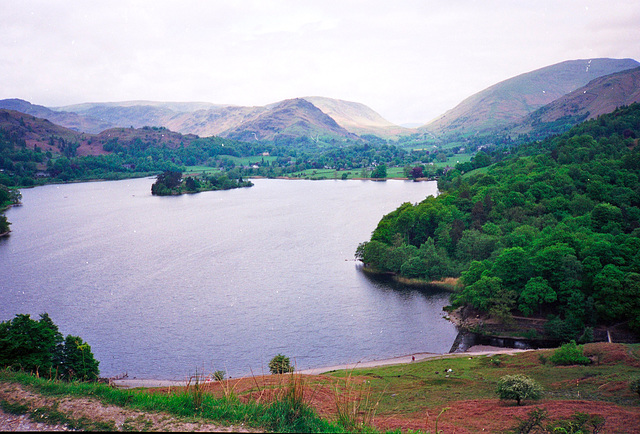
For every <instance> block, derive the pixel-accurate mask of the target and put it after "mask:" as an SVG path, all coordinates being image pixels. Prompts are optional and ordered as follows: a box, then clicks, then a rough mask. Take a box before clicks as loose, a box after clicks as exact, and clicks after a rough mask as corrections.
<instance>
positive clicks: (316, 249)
mask: <svg viewBox="0 0 640 434" xmlns="http://www.w3.org/2000/svg"><path fill="white" fill-rule="evenodd" d="M152 182H153V180H152V179H136V180H125V181H112V182H96V183H82V184H68V185H50V186H44V187H38V188H34V189H25V190H22V194H23V204H24V205H23V206H21V207H15V208H11V209H9V210H8V211H7V213H6V215H7V217H8V219H9V220H10V221H11V222H12V223H13V224H12V226H11V228H12V230H13V232H12V234H11V236H10V237H7V238H5V239H0V264H2V272H1V273H0V320H8V319H11V318H13V317H14V316H15V314H17V313H29V314H31V315H32V316H34V317H36V318H37V315H38V314H40V313H42V312H48V313H49V315H50V316H51V317H52V319H53V320H54V322H55V323H56V324H57V325H58V326H59V328H60V331H61V332H62V333H63V334H65V335H66V334H73V335H79V336H81V337H82V338H83V339H85V340H86V341H87V342H88V343H89V344H90V345H91V346H92V350H93V353H94V354H95V356H96V358H97V359H98V360H100V368H101V374H102V375H104V376H112V375H117V374H120V373H123V372H128V374H129V377H130V378H131V377H137V378H158V379H182V378H184V376H185V375H187V374H189V373H192V372H193V371H194V370H195V368H196V367H197V368H198V369H199V370H200V371H201V370H202V369H204V370H205V371H207V372H212V371H213V370H218V369H220V370H225V371H227V372H228V374H229V375H231V376H238V375H249V374H250V373H251V372H253V373H255V374H261V373H263V372H268V369H267V364H268V362H269V360H270V359H271V358H272V357H273V356H274V355H276V354H277V353H282V354H285V355H287V356H289V357H290V358H291V359H292V361H295V363H296V366H297V367H298V368H299V369H306V368H314V367H321V366H330V365H334V364H339V363H351V362H357V361H365V360H376V359H381V358H387V357H394V356H401V355H405V354H409V353H413V352H425V351H426V352H438V353H443V352H447V351H448V350H449V348H450V347H451V345H452V343H453V340H454V339H455V336H456V329H455V327H454V326H453V325H451V324H450V323H449V322H448V321H446V320H444V319H443V318H442V316H443V312H442V306H444V305H446V304H447V301H448V294H447V293H443V292H437V291H434V292H428V291H417V290H412V289H406V288H403V287H402V286H398V285H393V284H390V283H385V282H383V281H379V280H375V279H372V278H370V277H368V276H367V275H366V274H364V273H363V272H362V270H361V267H360V265H359V264H358V263H357V262H355V261H353V254H354V252H355V249H356V247H357V246H358V244H359V243H360V242H362V241H365V240H367V239H369V237H370V235H371V232H372V231H373V229H375V227H376V225H377V223H378V221H379V220H380V218H381V217H382V216H383V215H384V214H387V213H389V212H391V211H393V210H394V209H396V208H397V207H398V206H399V205H400V204H401V203H402V202H413V203H415V202H419V201H421V200H422V199H424V198H425V197H426V196H428V195H431V194H435V193H436V184H435V183H434V182H428V183H427V182H422V183H414V182H406V181H391V180H390V181H386V182H372V181H283V180H266V179H265V180H261V179H259V180H255V181H254V183H255V186H254V187H252V188H245V189H238V190H230V191H219V192H206V193H199V194H196V195H185V196H179V197H154V196H152V195H151V192H150V189H151V184H152Z"/></svg>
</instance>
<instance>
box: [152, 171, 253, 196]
mask: <svg viewBox="0 0 640 434" xmlns="http://www.w3.org/2000/svg"><path fill="white" fill-rule="evenodd" d="M251 186H253V183H252V182H251V181H244V180H243V179H242V178H238V179H231V178H229V177H228V176H227V175H226V174H224V173H219V174H214V175H210V176H205V175H202V176H185V177H183V176H182V172H176V171H165V172H162V173H161V174H159V175H158V176H157V178H156V182H154V183H153V185H151V194H153V195H154V196H177V195H180V194H185V193H199V192H201V191H213V190H231V189H233V188H240V187H251Z"/></svg>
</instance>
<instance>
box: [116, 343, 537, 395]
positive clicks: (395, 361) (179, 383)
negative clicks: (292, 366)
mask: <svg viewBox="0 0 640 434" xmlns="http://www.w3.org/2000/svg"><path fill="white" fill-rule="evenodd" d="M523 351H534V350H519V349H513V348H501V347H491V346H487V345H476V346H473V347H470V348H469V349H468V350H467V351H465V352H460V353H444V354H438V353H416V354H409V355H406V356H400V357H393V358H390V359H382V360H372V361H366V362H354V363H347V364H342V365H335V366H328V367H322V368H311V369H303V370H300V371H295V372H296V373H297V374H302V375H321V374H324V373H327V372H332V371H341V370H351V369H360V368H376V367H380V366H389V365H401V364H405V363H415V362H419V361H421V360H427V359H436V358H448V357H478V356H491V355H493V354H514V353H520V352H523ZM112 384H114V385H115V386H116V387H119V388H123V389H132V388H136V387H183V386H186V385H187V381H186V380H154V379H137V378H124V379H120V380H113V381H112Z"/></svg>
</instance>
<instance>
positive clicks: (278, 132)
mask: <svg viewBox="0 0 640 434" xmlns="http://www.w3.org/2000/svg"><path fill="white" fill-rule="evenodd" d="M222 136H223V137H229V138H231V139H236V140H244V141H250V140H273V139H274V138H275V137H277V136H284V137H314V136H331V137H344V138H347V137H348V138H356V136H355V134H352V133H350V132H349V131H347V130H346V129H345V128H343V127H341V126H340V125H338V123H337V122H336V121H335V120H334V119H333V118H332V117H330V116H328V115H326V114H325V113H324V112H323V111H322V110H320V109H319V108H318V107H316V106H315V105H314V104H312V103H310V102H309V101H307V100H306V99H302V98H295V99H289V100H285V101H281V102H279V103H276V104H272V105H269V106H267V107H266V110H265V111H263V112H262V113H259V114H258V115H257V116H256V117H255V118H254V119H252V120H248V121H246V122H243V123H242V124H240V125H239V126H237V127H236V128H233V129H230V130H227V131H225V132H224V133H223V134H222Z"/></svg>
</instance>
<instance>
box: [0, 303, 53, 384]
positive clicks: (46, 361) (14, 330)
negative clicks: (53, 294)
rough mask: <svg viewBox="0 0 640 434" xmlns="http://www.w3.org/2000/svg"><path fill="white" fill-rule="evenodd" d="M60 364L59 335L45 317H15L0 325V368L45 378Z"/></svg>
mask: <svg viewBox="0 0 640 434" xmlns="http://www.w3.org/2000/svg"><path fill="white" fill-rule="evenodd" d="M61 361H62V335H61V334H60V332H59V331H58V327H57V326H56V325H55V324H53V322H52V321H51V318H49V315H47V314H46V313H45V314H42V315H40V319H39V320H38V321H36V320H33V319H31V317H30V315H23V314H19V315H16V317H15V318H14V319H12V320H10V321H4V322H2V323H0V365H2V366H9V367H11V368H15V369H24V370H25V371H28V372H40V373H41V374H43V375H48V374H50V373H52V372H54V373H55V371H56V370H57V369H58V368H59V366H60V364H61Z"/></svg>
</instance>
